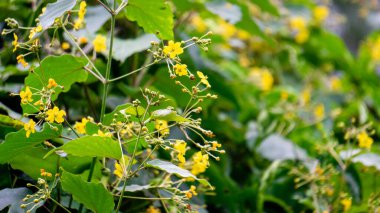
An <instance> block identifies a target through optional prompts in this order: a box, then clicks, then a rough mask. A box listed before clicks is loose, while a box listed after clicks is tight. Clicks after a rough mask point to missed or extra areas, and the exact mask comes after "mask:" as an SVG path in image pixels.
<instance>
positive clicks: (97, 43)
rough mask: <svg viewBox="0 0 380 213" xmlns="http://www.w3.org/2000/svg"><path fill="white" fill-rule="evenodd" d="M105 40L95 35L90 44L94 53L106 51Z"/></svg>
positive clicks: (103, 37)
mask: <svg viewBox="0 0 380 213" xmlns="http://www.w3.org/2000/svg"><path fill="white" fill-rule="evenodd" d="M106 41H107V38H106V37H105V36H103V35H96V37H95V39H94V41H92V44H93V45H94V50H95V52H103V51H105V50H107V44H106Z"/></svg>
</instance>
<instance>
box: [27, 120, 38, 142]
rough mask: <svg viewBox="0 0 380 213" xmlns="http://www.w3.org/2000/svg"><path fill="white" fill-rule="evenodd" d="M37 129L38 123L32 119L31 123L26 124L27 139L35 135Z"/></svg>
mask: <svg viewBox="0 0 380 213" xmlns="http://www.w3.org/2000/svg"><path fill="white" fill-rule="evenodd" d="M35 127H36V123H35V122H34V121H33V120H32V119H30V120H29V123H25V124H24V129H25V131H26V137H27V138H29V136H30V134H31V133H35V132H36V130H35V129H34V128H35Z"/></svg>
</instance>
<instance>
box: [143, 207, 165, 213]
mask: <svg viewBox="0 0 380 213" xmlns="http://www.w3.org/2000/svg"><path fill="white" fill-rule="evenodd" d="M146 213H161V211H160V209H158V208H156V207H154V206H149V208H147V209H146Z"/></svg>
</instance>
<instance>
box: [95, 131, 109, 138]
mask: <svg viewBox="0 0 380 213" xmlns="http://www.w3.org/2000/svg"><path fill="white" fill-rule="evenodd" d="M95 136H100V137H111V136H112V133H110V132H106V133H104V132H103V131H102V130H100V129H99V130H98V133H97V134H95Z"/></svg>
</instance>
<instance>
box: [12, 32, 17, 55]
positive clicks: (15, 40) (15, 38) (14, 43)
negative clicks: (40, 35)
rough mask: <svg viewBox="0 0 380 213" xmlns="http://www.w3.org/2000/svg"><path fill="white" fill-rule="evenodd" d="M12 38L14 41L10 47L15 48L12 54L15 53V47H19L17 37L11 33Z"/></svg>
mask: <svg viewBox="0 0 380 213" xmlns="http://www.w3.org/2000/svg"><path fill="white" fill-rule="evenodd" d="M13 38H14V40H13V41H12V45H13V46H14V47H15V48H13V52H15V51H16V50H17V47H19V44H18V36H17V35H16V33H13Z"/></svg>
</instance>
